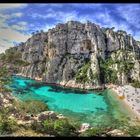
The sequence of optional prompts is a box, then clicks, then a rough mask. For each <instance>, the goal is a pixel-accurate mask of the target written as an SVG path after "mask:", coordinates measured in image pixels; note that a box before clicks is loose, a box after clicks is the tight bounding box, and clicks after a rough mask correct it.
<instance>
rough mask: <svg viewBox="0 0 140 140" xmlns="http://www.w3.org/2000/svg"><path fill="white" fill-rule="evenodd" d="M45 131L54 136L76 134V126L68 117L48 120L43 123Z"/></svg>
mask: <svg viewBox="0 0 140 140" xmlns="http://www.w3.org/2000/svg"><path fill="white" fill-rule="evenodd" d="M43 126H44V131H45V132H46V133H48V134H51V135H54V136H76V128H75V127H74V126H73V125H72V124H70V123H69V121H68V120H67V119H61V120H55V121H54V120H51V119H49V120H46V121H44V123H43Z"/></svg>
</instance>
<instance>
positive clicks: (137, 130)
mask: <svg viewBox="0 0 140 140" xmlns="http://www.w3.org/2000/svg"><path fill="white" fill-rule="evenodd" d="M126 133H127V134H129V135H130V136H138V135H140V126H129V127H128V129H127V130H126Z"/></svg>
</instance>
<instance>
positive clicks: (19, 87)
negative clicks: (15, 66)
mask: <svg viewBox="0 0 140 140" xmlns="http://www.w3.org/2000/svg"><path fill="white" fill-rule="evenodd" d="M10 87H11V88H12V90H13V92H12V93H13V94H14V95H15V96H16V97H17V98H19V99H20V100H23V101H25V100H40V101H42V102H45V103H46V104H47V105H48V107H49V109H50V110H53V111H55V112H58V113H61V114H63V115H65V116H67V117H69V118H70V119H72V120H74V121H77V122H80V123H84V122H87V123H90V124H92V125H94V126H95V125H98V126H99V125H101V126H103V125H105V126H108V125H110V124H111V123H112V122H113V121H115V119H121V118H124V117H128V114H127V112H124V109H123V108H121V107H119V104H118V102H117V101H115V100H114V99H113V98H112V97H111V96H110V93H109V92H107V91H104V92H103V94H102V95H98V94H97V93H98V92H95V91H80V90H73V89H64V88H61V87H58V86H54V85H46V84H44V83H41V82H38V81H35V80H31V79H27V78H23V77H19V76H13V82H12V84H11V85H10Z"/></svg>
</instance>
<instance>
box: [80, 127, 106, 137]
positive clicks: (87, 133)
mask: <svg viewBox="0 0 140 140" xmlns="http://www.w3.org/2000/svg"><path fill="white" fill-rule="evenodd" d="M105 132H106V129H104V128H91V129H88V130H86V131H85V132H83V133H81V134H80V136H81V137H94V136H101V135H102V134H105Z"/></svg>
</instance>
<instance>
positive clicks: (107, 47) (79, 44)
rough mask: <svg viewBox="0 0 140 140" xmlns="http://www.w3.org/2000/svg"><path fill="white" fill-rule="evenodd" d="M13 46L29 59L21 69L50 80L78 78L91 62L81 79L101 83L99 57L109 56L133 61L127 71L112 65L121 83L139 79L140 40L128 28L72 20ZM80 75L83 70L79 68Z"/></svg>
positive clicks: (36, 76) (104, 58)
mask: <svg viewBox="0 0 140 140" xmlns="http://www.w3.org/2000/svg"><path fill="white" fill-rule="evenodd" d="M14 49H15V50H16V51H20V52H22V59H23V60H26V61H28V62H29V63H30V64H29V65H28V66H25V67H22V69H21V70H20V71H19V73H20V74H21V75H23V76H26V77H30V78H33V79H41V80H42V81H46V82H47V83H57V84H61V83H63V85H65V84H67V83H68V82H69V81H70V80H73V81H76V74H77V73H78V72H79V70H80V69H82V67H83V66H84V65H86V64H87V63H89V64H90V65H89V67H88V68H87V70H86V72H85V71H84V70H83V75H84V76H83V77H84V78H85V79H86V81H85V80H83V79H84V78H83V77H82V78H80V80H81V81H80V82H79V83H80V84H82V85H84V84H89V85H91V86H93V85H94V86H100V85H101V84H102V83H103V82H102V78H103V77H102V76H101V73H100V71H101V67H100V64H99V59H102V60H106V59H107V58H111V59H112V60H114V61H117V60H119V61H121V62H124V61H129V62H133V63H134V68H132V69H130V70H129V71H128V72H127V73H126V72H123V71H122V72H121V71H119V70H120V65H119V63H117V62H116V64H113V65H112V66H111V67H112V70H116V71H117V77H118V82H119V83H121V84H125V83H127V82H129V79H133V80H139V81H140V69H139V68H140V43H139V42H138V41H136V40H134V39H133V37H131V36H130V35H128V34H127V33H126V32H125V31H117V32H115V31H113V29H109V28H100V27H99V26H98V25H96V24H94V23H91V22H87V23H86V24H82V23H80V22H77V21H69V22H67V23H66V24H58V25H56V27H55V28H53V29H50V30H48V32H46V33H44V32H41V33H37V34H35V35H33V36H32V37H31V38H29V39H28V40H27V41H26V42H25V43H23V44H22V45H20V46H18V47H16V48H14ZM124 50H125V51H127V52H128V53H126V52H124ZM119 51H121V52H119ZM116 55H117V56H116ZM122 67H123V66H122ZM135 71H137V73H135ZM79 76H82V73H80V72H79ZM83 81H84V82H83ZM75 83H77V82H75Z"/></svg>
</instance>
